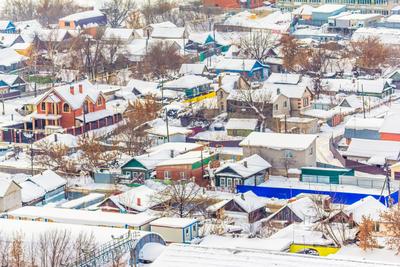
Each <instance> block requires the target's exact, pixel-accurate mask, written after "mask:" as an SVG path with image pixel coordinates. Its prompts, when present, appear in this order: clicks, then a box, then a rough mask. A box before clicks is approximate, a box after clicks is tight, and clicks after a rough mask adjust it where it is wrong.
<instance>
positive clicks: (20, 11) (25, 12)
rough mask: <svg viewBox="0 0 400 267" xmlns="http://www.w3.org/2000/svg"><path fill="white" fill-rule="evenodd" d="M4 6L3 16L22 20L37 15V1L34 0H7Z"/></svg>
mask: <svg viewBox="0 0 400 267" xmlns="http://www.w3.org/2000/svg"><path fill="white" fill-rule="evenodd" d="M3 6H4V8H3V16H2V17H3V18H7V19H11V20H14V21H22V20H30V19H34V18H36V17H37V8H36V1H34V0H6V1H5V3H4V5H3Z"/></svg>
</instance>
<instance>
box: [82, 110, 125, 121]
mask: <svg viewBox="0 0 400 267" xmlns="http://www.w3.org/2000/svg"><path fill="white" fill-rule="evenodd" d="M116 114H118V112H117V111H114V110H111V109H102V110H97V111H92V112H89V113H86V114H85V117H83V115H81V116H77V117H76V119H77V120H80V121H82V122H83V121H85V122H86V123H89V122H93V121H98V120H101V119H104V118H107V117H111V116H114V115H116Z"/></svg>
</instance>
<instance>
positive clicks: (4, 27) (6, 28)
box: [0, 20, 17, 33]
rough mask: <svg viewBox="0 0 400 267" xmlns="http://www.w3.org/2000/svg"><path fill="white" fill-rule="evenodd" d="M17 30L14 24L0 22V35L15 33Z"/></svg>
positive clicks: (5, 21) (6, 21)
mask: <svg viewBox="0 0 400 267" xmlns="http://www.w3.org/2000/svg"><path fill="white" fill-rule="evenodd" d="M16 32H17V29H16V27H15V24H14V23H13V22H12V21H10V20H1V21H0V33H16Z"/></svg>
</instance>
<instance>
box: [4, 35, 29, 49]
mask: <svg viewBox="0 0 400 267" xmlns="http://www.w3.org/2000/svg"><path fill="white" fill-rule="evenodd" d="M24 42H25V41H24V39H23V38H22V37H21V35H19V34H17V33H0V48H7V47H11V46H13V45H15V44H20V43H24Z"/></svg>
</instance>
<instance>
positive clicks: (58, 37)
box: [33, 29, 73, 50]
mask: <svg viewBox="0 0 400 267" xmlns="http://www.w3.org/2000/svg"><path fill="white" fill-rule="evenodd" d="M72 38H73V36H72V34H71V33H70V32H69V31H68V30H65V29H41V30H40V31H38V32H35V37H34V40H33V42H34V43H37V47H38V48H39V49H45V50H46V49H47V48H48V47H55V48H58V49H61V48H65V47H69V46H68V45H69V41H70V40H72Z"/></svg>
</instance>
